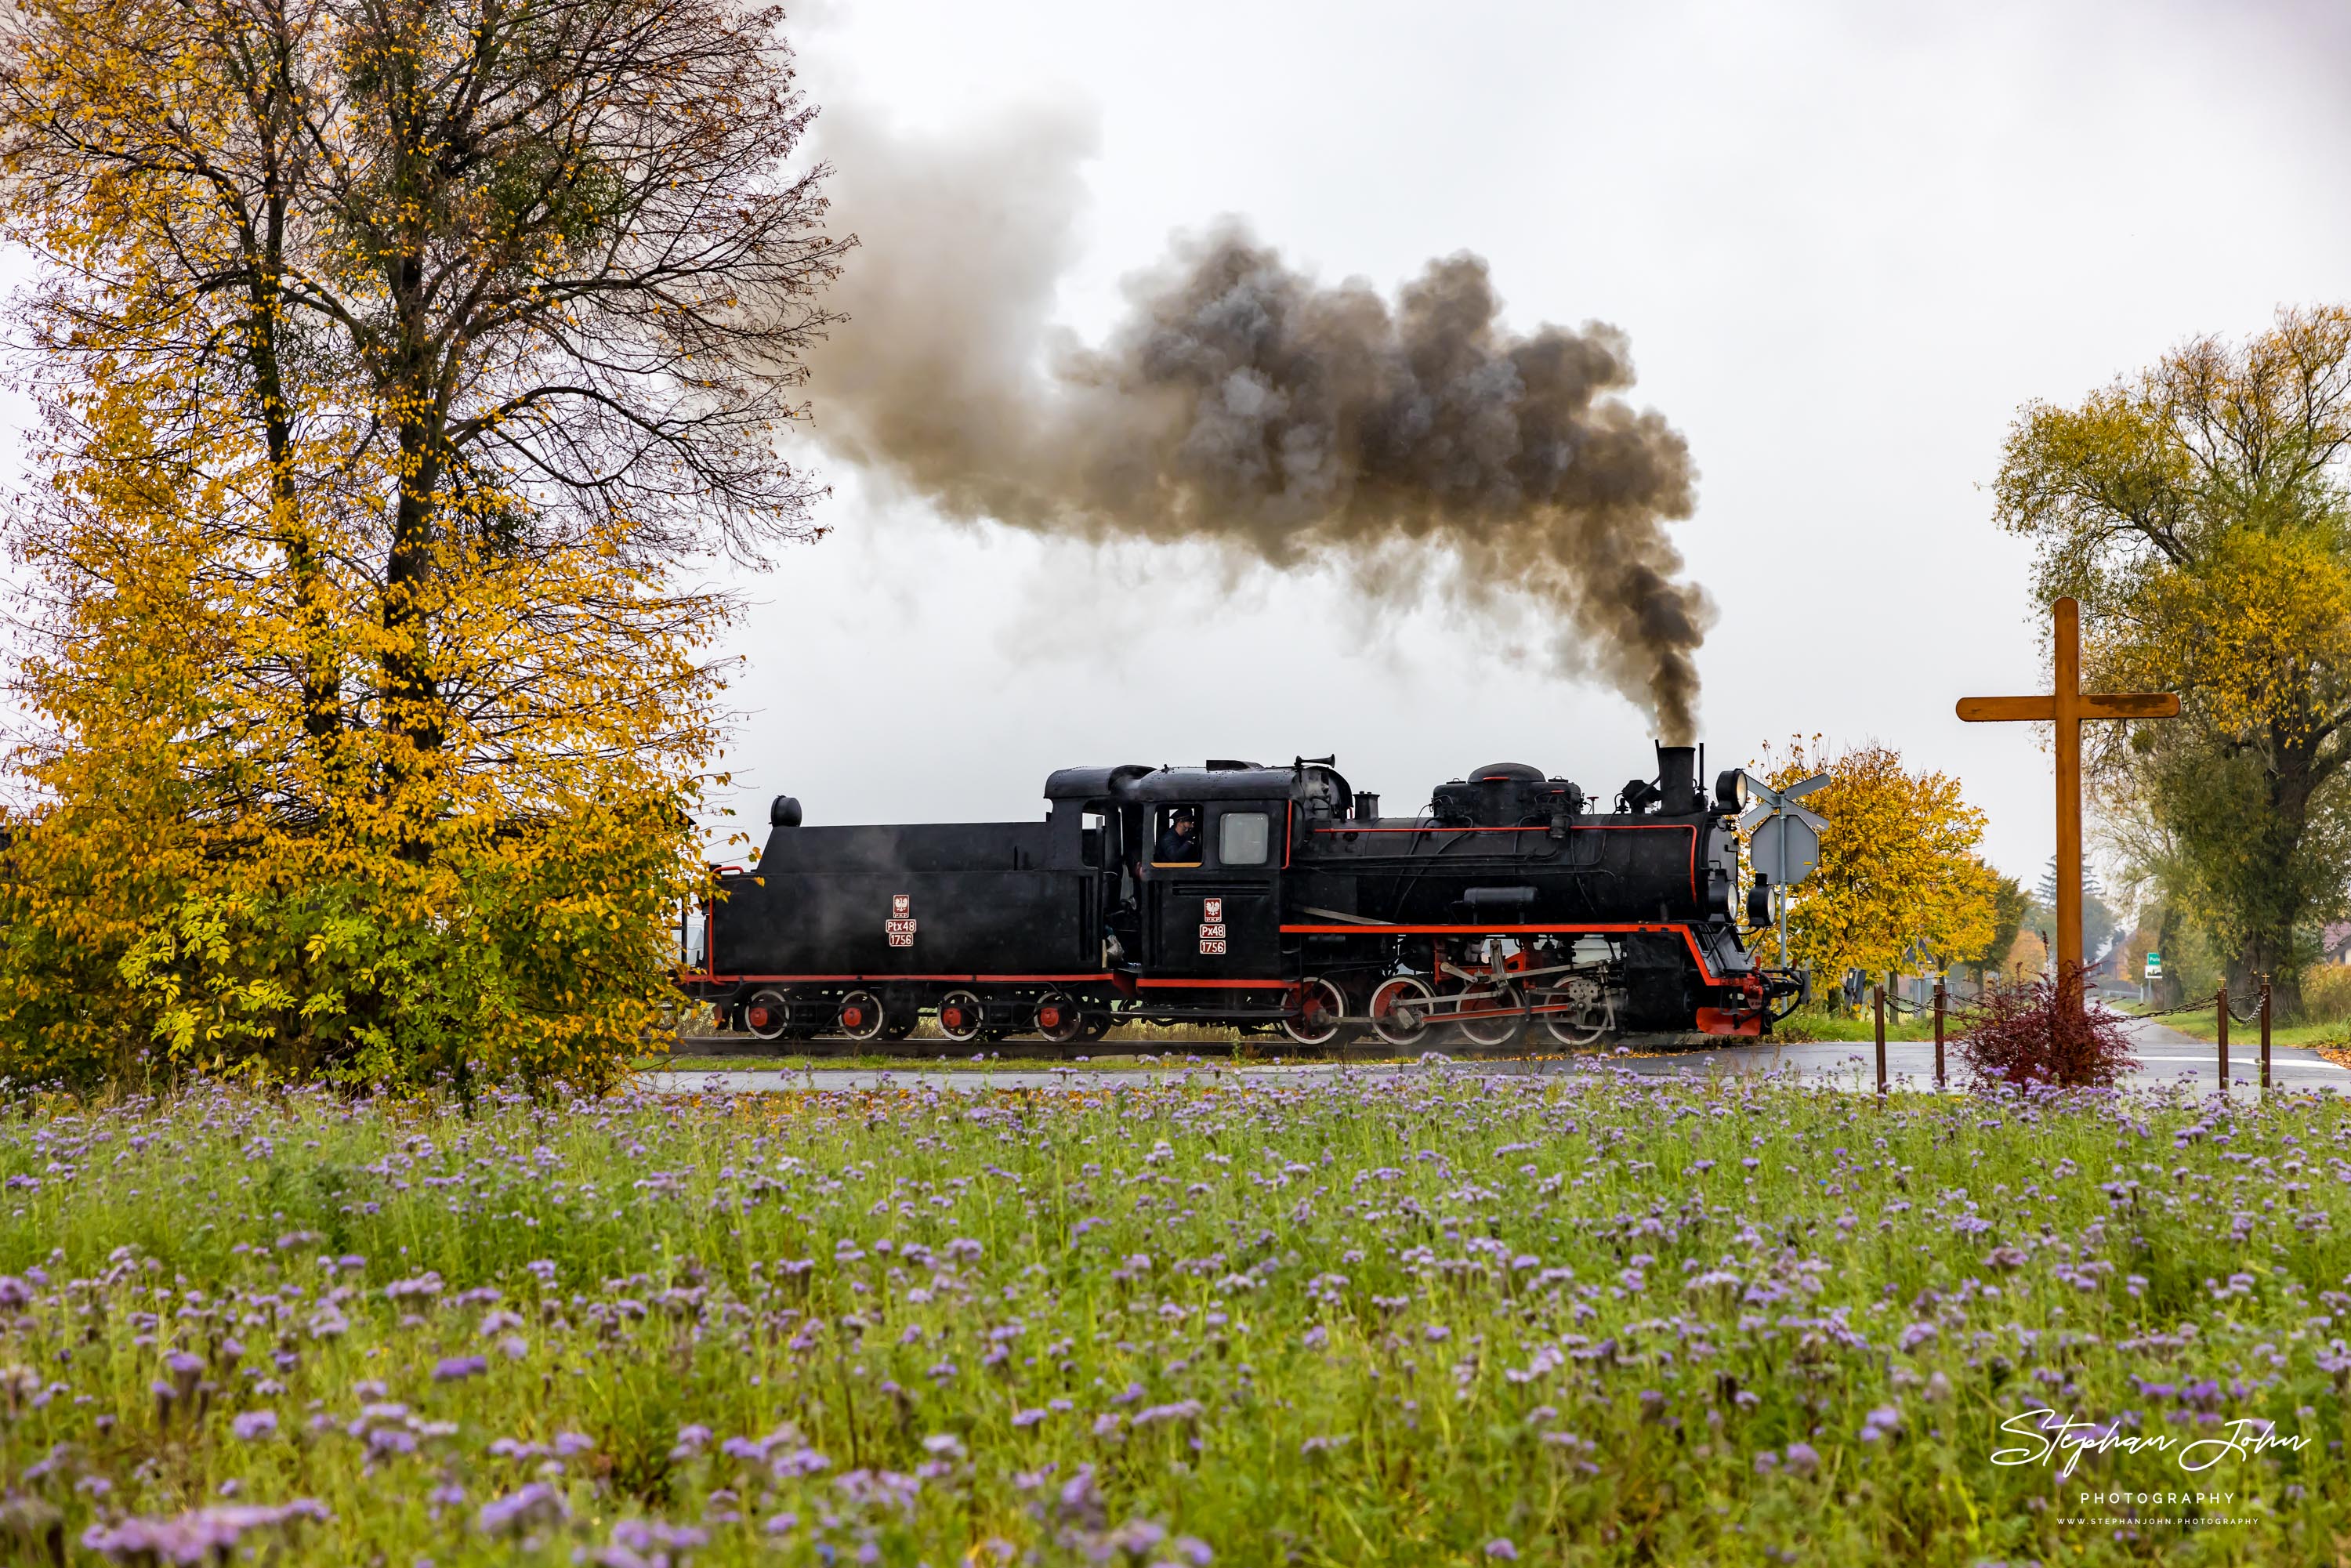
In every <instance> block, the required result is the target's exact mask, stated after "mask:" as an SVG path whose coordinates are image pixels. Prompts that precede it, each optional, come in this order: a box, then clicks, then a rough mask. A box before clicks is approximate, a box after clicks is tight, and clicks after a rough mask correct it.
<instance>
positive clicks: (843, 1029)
mask: <svg viewBox="0 0 2351 1568" xmlns="http://www.w3.org/2000/svg"><path fill="white" fill-rule="evenodd" d="M889 1021H890V1018H889V1015H888V1014H887V1013H885V1012H884V1011H883V1009H882V998H880V997H877V996H875V995H874V994H873V993H872V991H852V992H850V993H849V994H848V995H847V996H845V997H843V998H841V1011H840V1012H838V1013H836V1014H835V1015H834V1016H833V1027H834V1029H835V1030H837V1031H838V1032H839V1033H841V1035H842V1036H844V1037H845V1038H847V1039H850V1040H879V1039H881V1038H882V1030H883V1029H884V1028H885V1027H886V1026H887V1025H888V1024H889Z"/></svg>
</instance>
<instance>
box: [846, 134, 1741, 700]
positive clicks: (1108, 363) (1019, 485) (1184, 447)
mask: <svg viewBox="0 0 2351 1568" xmlns="http://www.w3.org/2000/svg"><path fill="white" fill-rule="evenodd" d="M822 132H823V136H824V142H825V146H824V151H825V153H826V156H827V157H828V158H829V159H830V160H831V162H832V163H833V164H834V165H835V167H836V169H837V170H838V172H837V174H836V175H835V176H834V181H833V183H832V186H831V193H832V198H833V200H834V202H835V203H836V204H837V207H838V210H839V212H840V215H841V219H842V226H844V227H845V228H851V229H854V230H855V231H856V233H857V235H858V236H859V240H860V242H861V247H860V248H859V250H858V251H857V252H856V254H855V255H853V256H851V257H850V259H849V266H848V269H847V272H846V274H845V275H844V277H843V279H842V282H841V285H840V286H839V287H838V288H837V289H836V290H835V292H834V296H833V298H832V299H831V300H830V301H829V303H833V304H838V305H840V306H841V308H843V309H844V310H845V311H846V312H847V314H848V320H847V322H846V324H845V325H843V326H841V327H840V328H838V329H835V330H834V331H833V333H832V335H831V340H829V341H828V342H826V343H823V344H821V345H820V348H819V350H818V351H817V352H816V353H815V354H814V355H812V371H813V374H814V382H815V386H816V388H817V389H818V390H817V402H816V415H815V418H814V419H813V421H812V422H811V425H810V428H811V429H812V430H813V432H814V434H815V435H816V438H817V439H818V440H819V441H820V442H822V443H823V444H825V445H826V446H828V447H829V448H831V450H832V451H833V452H834V453H836V454H838V455H841V456H842V457H844V458H847V459H849V460H851V461H852V462H855V463H857V464H859V465H862V466H863V467H864V468H866V469H867V470H868V471H869V472H871V473H873V474H875V475H879V476H887V477H889V478H892V479H894V480H895V481H896V482H897V483H899V484H900V485H902V486H904V487H906V488H908V489H910V490H912V491H914V492H915V493H917V494H919V495H921V496H923V497H925V498H927V499H928V500H930V501H931V502H932V503H933V504H935V506H936V507H938V508H939V509H940V510H941V511H943V512H945V513H946V514H947V515H949V516H952V517H960V518H968V519H980V518H990V519H994V520H996V521H998V522H1001V523H1006V524H1009V525H1011V526H1013V527H1015V528H1028V529H1031V530H1033V531H1036V532H1039V533H1044V534H1060V535H1070V536H1076V537H1081V538H1092V539H1096V540H1102V539H1108V538H1142V539H1148V540H1155V541H1161V542H1165V541H1172V540H1177V539H1196V540H1205V541H1208V542H1212V543H1215V544H1217V545H1219V546H1222V547H1224V548H1226V549H1231V550H1233V551H1236V552H1238V553H1239V554H1241V555H1242V556H1245V557H1249V558H1254V559H1258V560H1260V561H1263V562H1265V563H1266V564H1268V565H1270V566H1272V567H1274V568H1277V569H1283V570H1286V569H1289V568H1291V567H1297V566H1308V567H1312V566H1322V565H1331V566H1334V567H1336V568H1338V569H1340V570H1343V571H1345V572H1347V573H1348V574H1349V575H1350V576H1351V577H1352V578H1353V580H1355V581H1356V582H1357V583H1358V584H1360V585H1361V587H1362V588H1363V589H1364V591H1366V592H1368V593H1369V594H1371V595H1373V596H1374V597H1375V598H1377V599H1380V600H1382V601H1385V602H1387V603H1390V604H1394V605H1399V606H1401V605H1409V604H1411V603H1414V602H1416V601H1419V600H1420V599H1421V598H1422V597H1423V596H1424V595H1426V594H1431V593H1434V594H1436V595H1438V596H1440V597H1444V598H1447V599H1449V600H1450V601H1452V602H1453V603H1454V604H1456V605H1457V606H1458V607H1459V608H1460V609H1462V610H1463V611H1465V612H1468V613H1470V614H1473V615H1476V616H1479V617H1480V618H1481V619H1485V620H1487V621H1489V622H1491V623H1493V624H1495V625H1497V626H1499V627H1503V628H1508V627H1510V626H1512V625H1519V624H1525V623H1527V622H1528V620H1529V617H1528V615H1527V612H1530V611H1531V612H1532V617H1531V620H1532V623H1533V624H1535V625H1537V626H1539V627H1540V628H1541V638H1542V640H1543V641H1544V643H1546V644H1547V645H1546V646H1545V647H1544V649H1543V653H1545V654H1546V655H1547V656H1548V658H1549V659H1550V660H1551V662H1552V664H1553V666H1554V667H1555V668H1557V669H1558V670H1560V671H1562V673H1567V674H1584V673H1587V672H1589V673H1594V674H1598V675H1599V676H1600V677H1602V678H1604V679H1605V680H1606V681H1607V682H1608V683H1609V684H1610V685H1613V686H1614V687H1615V688H1616V689H1617V690H1619V691H1621V692H1623V693H1625V695H1627V696H1629V697H1631V698H1632V699H1633V700H1635V702H1637V703H1639V704H1641V705H1642V706H1645V707H1646V708H1647V709H1649V710H1650V711H1651V712H1653V713H1654V714H1655V715H1656V721H1657V725H1658V727H1659V728H1660V729H1661V730H1663V731H1664V733H1665V734H1666V736H1667V738H1668V739H1671V740H1675V741H1680V740H1686V739H1688V738H1689V737H1691V735H1692V733H1693V729H1694V716H1695V710H1696V706H1697V702H1698V671H1697V667H1696V664H1695V662H1694V657H1693V656H1694V654H1695V653H1696V652H1697V650H1698V644H1699V643H1700V642H1701V641H1702V640H1703V638H1704V636H1705V632H1706V628H1707V627H1708V624H1709V623H1710V622H1712V620H1713V617H1714V607H1713V604H1712V601H1710V600H1709V599H1708V597H1707V595H1706V593H1705V591H1704V590H1702V589H1700V588H1698V586H1697V585H1695V584H1693V583H1689V582H1687V581H1683V580H1680V579H1679V574H1680V572H1681V570H1682V560H1681V556H1680V554H1679V552H1678V551H1677V549H1675V548H1674V545H1673V543H1672V541H1671V540H1670V539H1669V538H1667V528H1666V525H1667V523H1669V522H1672V521H1674V520H1677V519H1680V518H1685V517H1688V516H1690V514H1691V511H1692V509H1693V507H1694V505H1695V499H1694V494H1693V482H1694V480H1695V478H1696V474H1695V471H1694V469H1693V468H1692V466H1691V463H1690V457H1689V451H1688V448H1687V445H1686V444H1685V443H1684V442H1683V439H1682V437H1681V434H1680V433H1679V432H1677V431H1676V430H1675V429H1674V428H1673V427H1672V426H1671V425H1669V424H1668V423H1667V422H1666V420H1665V418H1664V416H1663V415H1661V414H1659V413H1656V412H1655V411H1654V410H1648V409H1636V408H1635V407H1634V406H1633V405H1632V404H1631V403H1630V402H1626V401H1625V397H1624V395H1623V394H1624V393H1625V392H1626V391H1627V390H1628V389H1629V388H1630V387H1631V386H1632V385H1633V379H1634V377H1633V361H1632V357H1631V353H1630V350H1629V344H1628V342H1627V340H1626V339H1625V334H1624V333H1623V332H1621V331H1619V330H1617V329H1615V328H1614V327H1609V326H1605V325H1602V324H1600V323H1596V322H1593V323H1587V324H1586V325H1585V326H1583V328H1581V329H1571V328H1567V327H1559V326H1552V325H1543V326H1539V327H1537V328H1535V329H1533V330H1532V331H1531V332H1525V333H1521V332H1518V331H1515V330H1512V329H1509V328H1506V327H1504V326H1503V325H1502V324H1501V322H1500V310H1501V302H1500V300H1499V298H1498V297H1497V296H1496V294H1495V291H1494V288H1493V285H1492V283H1491V281H1490V279H1489V277H1488V276H1487V267H1486V264H1485V262H1484V261H1482V260H1481V259H1479V257H1477V256H1472V255H1469V254H1468V253H1467V252H1460V253H1457V254H1455V255H1453V256H1447V257H1444V258H1442V259H1439V260H1435V261H1431V262H1429V263H1428V264H1427V266H1426V267H1424V268H1423V269H1422V271H1421V273H1420V275H1419V276H1418V277H1416V278H1414V279H1413V280H1412V281H1411V282H1409V283H1407V284H1406V285H1405V286H1404V287H1402V288H1401V289H1400V290H1398V291H1397V292H1396V293H1395V295H1394V296H1392V297H1390V296H1383V295H1382V294H1380V293H1378V292H1376V291H1374V289H1373V287H1371V286H1370V285H1368V284H1366V283H1364V282H1363V281H1361V280H1357V279H1350V280H1348V281H1346V282H1343V283H1340V284H1338V285H1335V286H1332V285H1326V284H1323V283H1321V282H1319V281H1317V280H1316V279H1315V278H1313V277H1311V276H1310V275H1308V274H1306V273H1304V272H1302V271H1301V270H1300V269H1298V268H1296V267H1292V266H1290V264H1289V263H1288V262H1286V261H1285V260H1283V258H1282V257H1281V256H1279V255H1278V254H1276V253H1275V252H1274V251H1273V250H1272V249H1270V247H1268V246H1264V245H1261V244H1259V243H1258V242H1257V241H1256V240H1254V239H1253V238H1251V237H1250V236H1249V234H1248V233H1247V232H1246V231H1244V230H1243V229H1241V228H1240V227H1239V226H1238V225H1233V224H1230V223H1228V224H1227V225H1224V226H1222V227H1219V228H1217V230H1215V231H1214V232H1212V233H1210V234H1208V235H1205V236H1200V237H1194V238H1189V239H1185V240H1181V241H1179V242H1178V243H1177V244H1176V245H1175V248H1174V250H1173V252H1172V253H1171V254H1170V255H1169V256H1167V258H1166V259H1165V261H1164V262H1163V263H1162V264H1161V266H1160V267H1158V268H1157V269H1156V270H1155V271H1153V272H1151V273H1149V274H1147V275H1144V276H1143V277H1137V278H1134V279H1131V280H1129V282H1128V285H1127V297H1128V298H1127V304H1126V308H1125V312H1124V315H1123V319H1121V320H1120V321H1119V322H1118V324H1117V325H1116V326H1114V327H1113V329H1111V331H1110V332H1109V334H1108V336H1107V337H1106V338H1104V339H1103V340H1102V341H1101V342H1100V343H1099V344H1098V345H1096V346H1092V347H1084V346H1081V345H1080V344H1079V343H1078V342H1077V341H1076V340H1074V339H1073V338H1072V337H1071V335H1070V334H1069V333H1068V332H1066V331H1065V330H1063V329H1058V328H1056V327H1054V326H1053V325H1052V324H1051V319H1052V311H1053V306H1054V292H1055V288H1056V287H1057V285H1058V283H1059V280H1060V277H1061V273H1062V271H1063V269H1064V267H1066V266H1067V265H1068V263H1069V262H1070V260H1071V257H1072V256H1073V254H1074V253H1075V250H1076V248H1077V247H1076V244H1075V241H1074V238H1073V232H1072V225H1073V220H1074V218H1075V216H1076V214H1077V211H1078V209H1079V206H1080V204H1081V199H1082V189H1081V183H1080V181H1079V178H1078V166H1079V164H1080V162H1081V161H1082V160H1083V159H1084V158H1085V157H1086V156H1087V155H1089V154H1090V153H1091V152H1092V135H1091V132H1090V131H1086V130H1084V129H1082V128H1075V127H1071V125H1069V124H1067V123H1066V122H1061V121H1051V120H1044V121H1037V122H1034V123H1029V124H1026V125H1012V126H1002V127H998V128H997V129H996V130H995V131H992V132H982V133H979V134H973V133H972V132H970V131H962V132H960V133H959V134H957V135H956V137H955V138H954V139H953V141H946V140H942V141H937V142H936V143H933V144H923V145H914V144H911V143H908V142H905V141H901V140H899V139H895V138H893V137H891V136H888V135H884V134H877V133H876V132H875V130H874V128H873V127H872V126H871V125H866V124H861V123H859V122H858V120H856V118H855V116H854V115H853V114H852V115H851V116H850V117H848V119H847V120H845V121H844V120H843V117H842V115H841V110H840V107H839V106H838V105H836V106H835V109H834V110H833V112H832V114H831V116H830V117H829V118H828V119H827V120H826V121H825V123H824V125H823V127H822Z"/></svg>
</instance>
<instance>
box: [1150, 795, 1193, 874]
mask: <svg viewBox="0 0 2351 1568" xmlns="http://www.w3.org/2000/svg"><path fill="white" fill-rule="evenodd" d="M1151 860H1152V863H1153V864H1155V865H1198V864H1199V863H1200V809H1199V808H1198V807H1197V806H1176V807H1173V808H1171V809H1170V810H1169V811H1168V813H1167V821H1166V825H1165V827H1163V828H1161V829H1160V830H1159V843H1158V847H1157V848H1155V850H1153V852H1152V854H1151Z"/></svg>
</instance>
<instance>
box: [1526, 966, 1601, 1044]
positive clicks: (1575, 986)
mask: <svg viewBox="0 0 2351 1568" xmlns="http://www.w3.org/2000/svg"><path fill="white" fill-rule="evenodd" d="M1541 1005H1542V1006H1544V1007H1547V1008H1548V1007H1557V1008H1563V1009H1566V1010H1565V1011H1563V1012H1555V1013H1545V1014H1543V1030H1544V1032H1545V1033H1547V1034H1549V1035H1550V1036H1551V1037H1552V1039H1553V1040H1557V1041H1559V1043H1560V1044H1562V1045H1592V1044H1594V1043H1596V1042H1597V1041H1598V1040H1599V1039H1600V1037H1601V1036H1602V1035H1604V1034H1606V1033H1607V1032H1608V1019H1609V1015H1608V1007H1607V1004H1606V1002H1605V1001H1604V999H1603V998H1602V994H1601V986H1600V982H1599V981H1597V980H1595V979H1593V977H1591V976H1589V975H1562V976H1561V977H1560V978H1559V980H1558V982H1557V983H1556V984H1554V985H1552V987H1551V988H1549V989H1547V990H1545V991H1544V992H1543V993H1542V997H1541Z"/></svg>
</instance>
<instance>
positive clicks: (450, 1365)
mask: <svg viewBox="0 0 2351 1568" xmlns="http://www.w3.org/2000/svg"><path fill="white" fill-rule="evenodd" d="M489 1369H490V1364H489V1363H488V1362H487V1361H486V1360H484V1359H483V1358H482V1357H480V1356H478V1355H453V1356H450V1357H448V1358H447V1359H445V1360H444V1361H442V1362H441V1363H439V1364H437V1365H435V1366H434V1368H433V1381H434V1382H435V1383H455V1382H457V1381H458V1380H459V1379H461V1378H466V1377H478V1376H480V1375H482V1374H483V1373H485V1372H487V1371H489Z"/></svg>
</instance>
